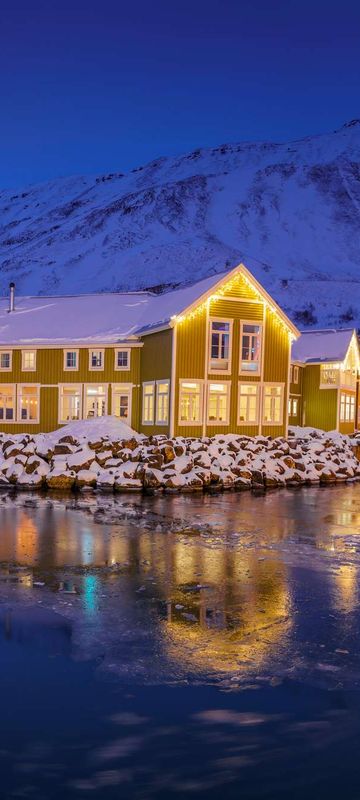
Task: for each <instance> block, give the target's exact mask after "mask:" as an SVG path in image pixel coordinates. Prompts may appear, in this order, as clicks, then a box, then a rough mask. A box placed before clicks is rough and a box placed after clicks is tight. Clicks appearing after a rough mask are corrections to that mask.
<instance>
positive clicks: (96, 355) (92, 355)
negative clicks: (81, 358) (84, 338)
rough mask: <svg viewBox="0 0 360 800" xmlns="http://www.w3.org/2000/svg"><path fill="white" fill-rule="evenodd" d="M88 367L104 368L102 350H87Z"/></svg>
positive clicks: (92, 368)
mask: <svg viewBox="0 0 360 800" xmlns="http://www.w3.org/2000/svg"><path fill="white" fill-rule="evenodd" d="M89 369H91V370H94V369H104V351H103V350H89Z"/></svg>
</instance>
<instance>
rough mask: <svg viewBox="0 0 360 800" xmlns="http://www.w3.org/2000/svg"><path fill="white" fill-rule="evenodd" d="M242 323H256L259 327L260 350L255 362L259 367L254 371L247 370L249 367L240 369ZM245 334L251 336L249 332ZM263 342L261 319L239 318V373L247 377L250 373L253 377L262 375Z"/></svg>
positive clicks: (241, 359) (262, 323)
mask: <svg viewBox="0 0 360 800" xmlns="http://www.w3.org/2000/svg"><path fill="white" fill-rule="evenodd" d="M244 325H256V326H257V327H258V328H260V331H259V336H260V352H259V359H258V362H257V363H258V365H259V369H258V370H257V371H256V372H255V370H249V369H245V370H244V369H241V364H242V361H243V358H242V340H243V335H244ZM245 336H251V334H247V333H245ZM263 343H264V322H263V320H257V319H242V320H240V341H239V375H241V376H244V377H245V376H246V377H247V378H249V376H251V375H252V376H253V377H254V378H261V377H262V369H263ZM248 363H249V364H251V363H253V362H251V361H249V362H248ZM254 363H255V362H254Z"/></svg>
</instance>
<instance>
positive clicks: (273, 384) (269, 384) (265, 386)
mask: <svg viewBox="0 0 360 800" xmlns="http://www.w3.org/2000/svg"><path fill="white" fill-rule="evenodd" d="M275 387H276V388H281V395H280V420H279V422H274V421H273V420H270V421H269V420H266V419H265V398H266V389H273V388H275ZM284 399H285V385H284V383H277V382H276V381H267V382H266V383H264V384H263V391H262V424H263V425H264V426H265V427H267V426H268V427H276V426H279V427H280V426H281V425H283V424H284Z"/></svg>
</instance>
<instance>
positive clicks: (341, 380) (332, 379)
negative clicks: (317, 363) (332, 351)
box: [320, 367, 356, 389]
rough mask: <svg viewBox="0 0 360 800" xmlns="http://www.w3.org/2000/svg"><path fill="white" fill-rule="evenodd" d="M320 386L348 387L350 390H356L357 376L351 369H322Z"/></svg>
mask: <svg viewBox="0 0 360 800" xmlns="http://www.w3.org/2000/svg"><path fill="white" fill-rule="evenodd" d="M320 386H322V387H327V388H330V387H332V386H334V387H336V386H347V387H348V388H349V389H355V388H356V375H354V373H353V370H351V369H333V368H332V367H330V368H326V367H321V373H320Z"/></svg>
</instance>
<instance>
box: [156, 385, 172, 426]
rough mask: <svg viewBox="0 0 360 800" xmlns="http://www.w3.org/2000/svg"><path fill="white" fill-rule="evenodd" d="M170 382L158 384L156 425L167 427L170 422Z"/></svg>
mask: <svg viewBox="0 0 360 800" xmlns="http://www.w3.org/2000/svg"><path fill="white" fill-rule="evenodd" d="M169 397H170V382H169V381H157V383H156V423H157V425H167V423H168V421H169Z"/></svg>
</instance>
